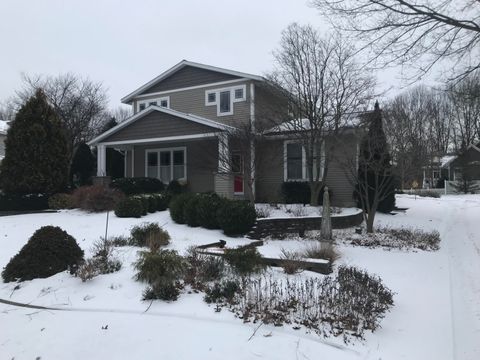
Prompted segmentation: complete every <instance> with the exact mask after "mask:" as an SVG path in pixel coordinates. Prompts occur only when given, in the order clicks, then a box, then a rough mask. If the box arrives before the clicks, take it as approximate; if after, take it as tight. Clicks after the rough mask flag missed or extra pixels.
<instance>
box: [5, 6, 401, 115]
mask: <svg viewBox="0 0 480 360" xmlns="http://www.w3.org/2000/svg"><path fill="white" fill-rule="evenodd" d="M0 14H2V20H1V21H0V39H1V44H2V45H1V46H2V53H1V54H2V55H1V56H0V101H2V100H5V99H6V98H8V97H9V96H11V95H13V94H14V91H15V90H16V89H18V88H19V86H20V85H21V77H20V74H21V73H22V72H25V73H27V74H30V75H33V74H49V75H58V74H60V73H65V72H73V73H76V74H79V75H82V76H88V77H89V78H90V79H92V80H94V81H102V82H103V83H104V85H105V87H106V88H108V94H109V98H110V106H111V107H112V108H115V107H117V106H119V105H120V98H121V97H123V96H125V95H127V94H128V93H130V92H131V91H133V90H135V89H136V88H137V87H139V86H140V85H142V84H144V83H145V82H147V81H149V80H151V79H152V78H154V77H155V76H157V75H159V74H160V73H161V72H163V71H165V70H167V69H168V68H170V67H171V66H173V65H175V64H176V63H178V62H179V61H181V60H182V59H187V60H191V61H195V62H200V63H206V64H209V65H214V66H220V67H225V68H230V69H233V70H238V71H244V72H250V73H253V74H259V75H262V74H264V73H265V72H267V71H269V70H270V69H271V68H272V50H273V49H274V48H276V47H277V46H278V42H279V39H280V33H281V31H282V30H283V29H284V28H285V27H287V26H288V24H290V23H292V22H294V21H296V22H299V23H301V24H307V23H309V24H312V25H313V26H315V27H318V28H321V29H325V31H327V29H328V24H327V22H326V21H325V20H323V19H322V18H321V17H320V16H319V15H318V14H317V11H316V10H315V9H312V8H310V7H309V6H308V5H307V3H306V1H303V0H256V1H255V0H243V1H231V0H223V1H221V0H215V1H213V0H202V1H194V0H171V1H163V0H156V1H155V0H135V1H132V0H130V1H124V0H115V1H114V0H95V1H93V0H83V1H80V0H78V1H74V0H41V1H40V0H30V1H26V0H1V2H0ZM395 75H396V72H392V71H390V72H389V73H388V76H386V77H385V76H382V79H384V80H385V79H386V82H384V83H383V84H381V87H382V88H383V89H384V88H385V87H388V86H389V85H391V84H398V82H397V81H396V80H395Z"/></svg>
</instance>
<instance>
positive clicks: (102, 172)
mask: <svg viewBox="0 0 480 360" xmlns="http://www.w3.org/2000/svg"><path fill="white" fill-rule="evenodd" d="M106 164H107V153H106V148H105V145H97V176H106V175H107V167H106Z"/></svg>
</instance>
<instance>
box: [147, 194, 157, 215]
mask: <svg viewBox="0 0 480 360" xmlns="http://www.w3.org/2000/svg"><path fill="white" fill-rule="evenodd" d="M147 199H148V209H147V211H148V212H149V213H154V212H155V211H157V206H158V205H157V197H156V196H148V197H147Z"/></svg>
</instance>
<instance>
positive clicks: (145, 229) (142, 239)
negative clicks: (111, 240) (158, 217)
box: [130, 223, 170, 250]
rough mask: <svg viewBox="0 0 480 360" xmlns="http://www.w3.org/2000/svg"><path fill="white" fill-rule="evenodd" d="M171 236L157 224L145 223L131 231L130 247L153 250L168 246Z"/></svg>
mask: <svg viewBox="0 0 480 360" xmlns="http://www.w3.org/2000/svg"><path fill="white" fill-rule="evenodd" d="M169 243H170V235H169V234H168V232H167V231H165V230H163V229H162V228H160V226H158V224H157V223H143V224H140V225H136V226H134V227H133V228H132V230H131V231H130V245H135V246H148V247H150V248H151V249H152V250H153V249H155V248H156V249H157V250H158V248H160V247H161V246H167V245H168V244H169Z"/></svg>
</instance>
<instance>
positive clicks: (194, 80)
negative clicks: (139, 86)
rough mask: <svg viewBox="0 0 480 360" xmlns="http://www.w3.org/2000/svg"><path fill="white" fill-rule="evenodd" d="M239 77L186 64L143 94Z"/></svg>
mask: <svg viewBox="0 0 480 360" xmlns="http://www.w3.org/2000/svg"><path fill="white" fill-rule="evenodd" d="M238 78H239V77H238V76H234V75H229V74H224V73H220V72H216V71H211V70H205V69H199V68H195V67H191V66H185V67H184V68H182V69H180V70H178V71H177V72H175V73H174V74H172V75H170V76H169V77H167V78H165V79H163V80H162V81H161V82H159V83H158V84H155V85H153V86H151V87H150V88H148V89H146V90H145V91H144V92H143V93H142V94H148V93H153V92H160V91H167V90H173V89H181V88H185V87H190V86H197V85H205V84H211V83H215V82H221V81H228V80H234V79H238Z"/></svg>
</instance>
